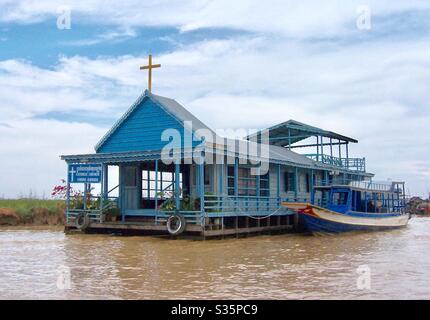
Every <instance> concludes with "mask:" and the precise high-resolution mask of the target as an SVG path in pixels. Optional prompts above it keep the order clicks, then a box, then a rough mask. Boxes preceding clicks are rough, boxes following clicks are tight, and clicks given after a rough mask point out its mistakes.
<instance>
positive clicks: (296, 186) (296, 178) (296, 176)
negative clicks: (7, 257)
mask: <svg viewBox="0 0 430 320" xmlns="http://www.w3.org/2000/svg"><path fill="white" fill-rule="evenodd" d="M298 195H299V169H298V168H297V167H295V173H294V197H295V201H298V199H297V197H298Z"/></svg>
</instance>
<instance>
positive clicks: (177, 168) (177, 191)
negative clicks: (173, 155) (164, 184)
mask: <svg viewBox="0 0 430 320" xmlns="http://www.w3.org/2000/svg"><path fill="white" fill-rule="evenodd" d="M180 170H181V167H180V164H179V163H175V207H176V210H177V211H179V210H180V209H181V202H180V199H179V194H180V193H181V190H180V185H179V174H180Z"/></svg>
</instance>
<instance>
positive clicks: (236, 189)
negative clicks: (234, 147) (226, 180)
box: [234, 157, 239, 197]
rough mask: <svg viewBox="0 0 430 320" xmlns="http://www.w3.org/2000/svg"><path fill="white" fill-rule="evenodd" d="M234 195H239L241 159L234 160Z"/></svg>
mask: <svg viewBox="0 0 430 320" xmlns="http://www.w3.org/2000/svg"><path fill="white" fill-rule="evenodd" d="M234 195H235V196H236V197H237V196H238V195H239V158H237V157H236V158H235V159H234Z"/></svg>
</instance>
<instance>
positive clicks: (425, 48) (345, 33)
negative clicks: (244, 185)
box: [0, 0, 430, 197]
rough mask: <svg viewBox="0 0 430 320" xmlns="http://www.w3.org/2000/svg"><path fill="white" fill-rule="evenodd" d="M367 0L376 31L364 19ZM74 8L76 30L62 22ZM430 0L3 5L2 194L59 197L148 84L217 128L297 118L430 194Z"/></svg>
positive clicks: (382, 174)
mask: <svg viewBox="0 0 430 320" xmlns="http://www.w3.org/2000/svg"><path fill="white" fill-rule="evenodd" d="M363 4H365V5H366V6H367V7H366V8H368V9H369V10H370V17H371V27H370V29H369V30H367V29H366V30H363V29H359V28H357V19H359V17H360V15H361V14H362V11H361V10H360V8H361V7H362V6H363ZM64 8H69V9H70V12H71V29H69V30H60V29H59V28H58V27H57V18H58V17H59V15H60V14H61V12H62V10H63V9H64ZM428 52H430V3H428V1H417V0H413V1H395V2H394V1H388V0H379V1H366V2H365V3H363V1H355V0H350V1H337V0H329V1H324V4H322V3H321V2H320V1H312V0H306V1H300V2H297V1H269V3H266V2H262V1H251V0H249V1H236V2H235V6H234V7H232V6H231V5H230V2H229V1H223V0H220V1H203V0H200V1H157V0H150V1H121V2H116V1H104V2H103V1H98V0H90V1H55V0H46V1H32V0H28V1H11V0H0V114H1V115H0V150H2V152H1V155H2V157H1V160H0V164H1V165H0V196H2V195H3V196H5V197H15V196H18V195H26V194H28V193H29V190H30V189H31V190H32V192H33V193H37V194H38V195H42V194H43V193H45V194H49V192H50V190H51V188H52V186H53V185H54V184H55V183H56V182H57V181H58V180H59V179H60V178H62V177H64V175H65V165H64V163H62V162H61V161H60V160H59V158H58V155H60V154H70V153H86V152H93V146H94V145H95V144H96V142H97V141H98V140H99V138H100V137H101V136H102V135H103V134H104V133H105V132H106V130H108V129H109V127H110V126H111V125H112V124H113V123H114V122H115V120H116V119H117V118H118V117H119V116H121V114H122V113H123V112H124V111H125V110H126V109H127V108H128V107H129V106H130V105H131V104H132V103H133V101H134V100H135V99H136V98H137V96H138V95H139V94H140V93H141V92H142V90H144V89H145V87H146V75H145V74H144V73H143V72H141V71H140V70H139V65H140V64H143V63H145V62H146V59H147V58H146V56H147V54H148V53H152V54H153V55H154V61H155V62H157V63H161V64H162V68H161V69H157V70H155V71H154V88H153V91H154V92H155V93H157V94H161V95H165V96H169V97H172V98H175V99H176V100H178V101H179V102H181V103H182V104H183V105H185V106H186V107H187V108H188V109H189V110H190V111H191V112H193V113H195V114H196V115H197V116H198V117H199V118H201V120H202V121H204V122H206V123H207V124H208V125H209V126H211V127H212V128H214V129H228V128H233V129H237V128H245V129H257V128H262V127H265V126H270V125H273V124H275V123H278V122H281V121H285V120H288V119H290V118H293V119H296V120H298V121H302V122H306V123H310V124H312V125H315V126H319V127H322V128H326V129H331V130H334V131H339V132H340V133H342V134H345V135H348V136H352V137H355V138H357V139H358V140H359V144H358V145H353V146H352V147H351V153H352V156H360V157H362V156H365V157H366V158H367V159H368V169H369V170H370V171H371V172H374V173H376V175H377V178H376V179H377V180H384V179H389V178H391V179H397V180H406V181H407V183H408V188H409V192H410V193H413V194H419V195H422V196H424V195H426V194H427V193H428V192H429V191H430V167H429V160H428V159H429V158H430V151H429V148H428V147H427V146H428V145H429V143H430V133H429V129H428V123H429V121H430V106H429V101H430V99H429V98H430V97H429V92H430V90H429V89H428V84H429V83H430V81H429V80H430V73H429V71H430V56H429V55H428Z"/></svg>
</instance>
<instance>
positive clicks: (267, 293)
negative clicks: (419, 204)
mask: <svg viewBox="0 0 430 320" xmlns="http://www.w3.org/2000/svg"><path fill="white" fill-rule="evenodd" d="M0 298H1V299H28V298H29V299H173V298H178V299H205V298H208V299H230V298H232V299H336V298H340V299H361V298H365V299H382V298H387V299H392V298H395V299H398V298H404V299H429V298H430V218H413V219H412V220H411V221H410V224H409V226H408V227H407V228H404V229H401V230H394V231H387V232H378V233H353V234H344V235H319V236H306V235H297V234H288V235H276V236H258V237H249V238H241V239H228V240H227V239H226V240H206V241H193V240H168V239H163V238H152V237H118V236H109V235H65V234H64V233H63V232H62V230H61V229H50V228H48V229H47V228H31V229H27V228H2V229H0Z"/></svg>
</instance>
